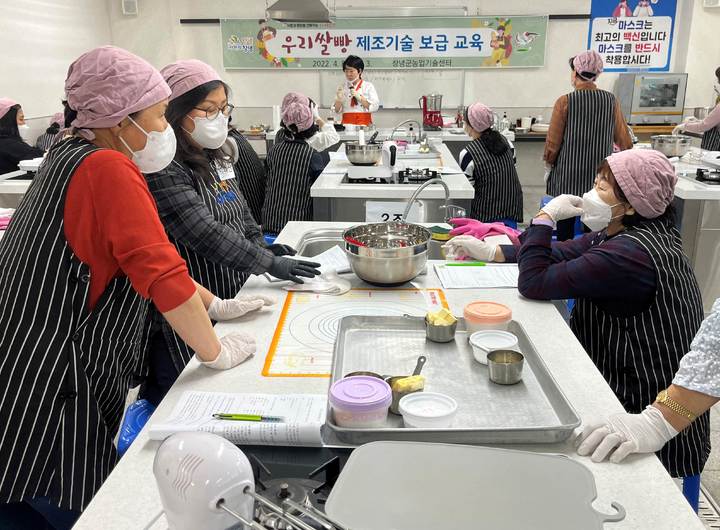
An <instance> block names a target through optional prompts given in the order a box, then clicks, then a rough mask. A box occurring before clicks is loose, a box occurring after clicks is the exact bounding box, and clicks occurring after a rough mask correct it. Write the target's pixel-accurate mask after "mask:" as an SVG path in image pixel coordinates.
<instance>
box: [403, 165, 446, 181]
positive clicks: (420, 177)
mask: <svg viewBox="0 0 720 530" xmlns="http://www.w3.org/2000/svg"><path fill="white" fill-rule="evenodd" d="M438 176H439V175H438V172H437V171H435V170H431V169H430V168H424V169H419V168H418V169H404V170H402V171H400V172H399V173H398V178H399V179H400V180H401V181H404V182H426V181H428V180H430V179H434V178H437V177H438Z"/></svg>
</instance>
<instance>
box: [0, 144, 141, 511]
mask: <svg viewBox="0 0 720 530" xmlns="http://www.w3.org/2000/svg"><path fill="white" fill-rule="evenodd" d="M97 150H98V148H96V147H94V146H93V145H91V144H90V143H88V142H86V141H85V140H82V139H78V138H74V139H71V140H66V141H64V142H62V143H61V144H59V145H57V146H55V147H54V148H53V149H51V151H50V153H49V154H48V156H47V158H46V160H45V162H44V163H43V164H42V165H41V166H40V169H39V170H38V173H37V175H36V177H35V179H33V183H32V184H31V186H30V188H29V190H28V193H27V195H25V197H24V198H23V200H22V202H21V203H20V206H19V208H18V210H17V212H16V213H15V215H14V217H13V220H12V221H11V223H10V227H9V229H8V231H7V234H6V235H5V237H4V238H3V239H2V241H1V242H0V323H1V324H0V380H1V381H3V387H2V388H1V389H0V502H16V501H20V500H22V499H26V498H33V497H38V496H47V497H49V498H51V499H52V500H53V501H54V502H56V503H57V504H58V505H59V506H60V507H62V508H65V509H71V510H82V509H83V508H84V507H85V506H86V505H87V504H88V503H89V502H90V499H92V497H93V495H94V494H95V492H96V491H97V490H98V489H99V488H100V486H101V484H102V483H103V481H104V480H105V479H106V478H107V476H108V474H109V473H110V471H111V470H112V468H113V466H114V465H115V462H116V460H117V454H116V452H115V447H114V445H113V437H114V436H115V433H116V432H117V429H118V426H119V423H120V419H121V417H122V413H123V408H124V405H125V398H126V395H127V391H128V389H129V387H130V381H131V380H132V379H133V375H134V373H136V372H138V371H139V370H140V367H141V365H142V364H143V359H142V354H143V351H144V347H143V336H142V330H143V324H144V322H145V316H146V313H147V306H148V302H147V301H146V300H143V299H142V298H141V297H140V296H139V295H138V294H137V293H136V292H135V291H134V290H133V289H132V286H131V285H130V282H129V280H128V279H127V277H121V278H116V279H114V280H113V281H112V282H111V283H110V285H109V286H108V287H107V289H106V290H105V291H104V292H103V294H102V296H101V298H100V300H99V301H98V302H97V304H96V306H95V308H94V309H93V311H92V312H89V311H88V309H87V301H88V296H89V287H90V270H89V267H88V266H87V265H86V264H84V263H82V262H81V261H79V260H78V258H77V257H76V256H75V255H74V254H73V252H72V250H71V249H70V247H69V246H68V244H67V241H66V240H65V237H64V232H63V209H64V205H65V194H66V190H67V187H68V184H69V182H70V179H71V178H72V175H73V173H74V172H75V170H76V169H77V167H78V166H79V165H80V163H81V162H82V161H83V160H84V159H85V157H86V156H88V155H89V154H90V153H92V152H94V151H97Z"/></svg>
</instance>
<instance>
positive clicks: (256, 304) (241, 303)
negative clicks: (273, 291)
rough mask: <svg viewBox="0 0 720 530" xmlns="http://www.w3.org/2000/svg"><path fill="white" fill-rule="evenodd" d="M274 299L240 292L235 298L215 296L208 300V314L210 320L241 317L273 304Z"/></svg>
mask: <svg viewBox="0 0 720 530" xmlns="http://www.w3.org/2000/svg"><path fill="white" fill-rule="evenodd" d="M274 303H275V299H274V298H272V297H271V296H264V295H261V294H258V295H247V294H241V295H240V296H238V297H237V298H230V299H228V300H222V299H221V298H218V297H217V296H216V297H215V298H213V301H212V302H210V307H208V310H207V312H208V316H209V317H210V318H211V319H212V320H218V321H219V320H232V319H234V318H238V317H241V316H243V315H245V314H246V313H249V312H250V311H256V310H257V309H260V308H261V307H263V306H265V305H273V304H274Z"/></svg>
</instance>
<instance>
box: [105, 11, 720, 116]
mask: <svg viewBox="0 0 720 530" xmlns="http://www.w3.org/2000/svg"><path fill="white" fill-rule="evenodd" d="M139 2H140V16H139V17H123V16H122V15H121V14H120V9H119V1H118V0H108V5H109V11H110V19H111V26H112V36H113V42H114V43H115V44H116V45H118V46H122V47H125V48H127V49H129V50H131V51H133V52H135V53H138V54H139V55H142V56H143V57H145V58H146V59H148V60H149V61H150V62H152V63H153V64H155V65H156V66H158V67H162V66H164V65H165V64H167V63H168V62H171V61H173V60H176V59H183V58H190V57H195V58H198V59H201V60H203V61H206V62H208V63H209V64H211V65H213V66H214V67H215V68H216V69H218V71H220V72H222V75H223V77H224V79H225V80H226V81H227V82H228V83H229V84H230V85H231V86H232V87H233V89H234V92H235V96H234V102H235V104H236V105H237V106H240V107H243V109H242V112H241V113H239V116H238V117H239V118H240V120H239V121H240V125H248V124H249V123H251V122H255V121H264V122H265V123H269V121H270V111H269V107H270V106H271V105H273V104H277V102H278V101H280V99H281V98H282V96H283V95H284V94H285V93H286V92H287V91H288V90H291V89H295V90H300V91H302V92H304V93H306V94H307V95H309V96H310V97H312V98H314V99H316V100H317V99H319V96H320V93H319V92H320V81H319V74H318V72H316V71H302V72H298V71H270V70H258V71H248V70H228V71H224V72H223V71H222V51H221V43H220V26H219V25H217V24H207V25H185V24H183V25H181V24H180V23H179V20H180V19H181V18H262V17H263V16H264V13H265V7H266V5H267V3H272V0H268V2H266V1H265V0H205V1H203V2H198V1H196V0H139ZM353 3H354V4H355V5H356V6H362V7H363V8H373V7H383V8H386V7H387V6H388V5H394V6H413V7H422V6H427V7H457V6H458V5H464V6H466V7H467V8H468V12H469V14H471V15H496V14H507V15H519V14H535V13H542V14H586V13H589V11H590V0H535V1H534V2H532V3H528V2H527V1H526V0H523V1H518V0H514V1H507V0H465V1H462V2H458V1H457V0H406V1H399V2H394V3H392V4H389V3H388V2H387V0H363V1H362V2H357V1H353V0H350V1H346V0H337V1H336V2H334V1H333V0H330V4H331V6H332V5H333V4H335V5H336V6H337V7H343V8H345V7H352V5H353ZM678 3H679V9H678V11H679V13H680V14H681V20H682V22H681V23H679V24H678V26H677V28H676V35H675V45H674V52H673V56H672V57H671V69H673V70H677V71H685V68H686V66H687V69H688V70H687V71H688V72H689V73H690V87H689V89H688V106H696V105H706V104H708V103H706V102H705V101H706V100H709V99H710V92H711V90H712V83H711V82H708V81H707V80H708V79H709V77H710V76H711V75H712V74H711V72H712V71H714V69H715V67H716V66H717V65H718V64H720V60H719V57H720V46H718V45H717V35H718V31H720V10H709V9H707V10H706V9H703V8H702V7H701V0H678ZM587 31H588V21H587V20H553V21H550V23H549V30H548V33H549V35H548V45H547V56H546V64H545V67H544V68H539V69H527V70H525V69H522V70H503V71H497V70H494V69H492V70H474V71H469V72H468V74H467V76H466V87H465V96H466V98H465V99H466V103H467V102H469V101H473V100H476V99H482V100H483V101H484V102H486V103H487V104H489V105H491V106H493V107H495V108H496V110H499V111H500V112H502V111H508V114H509V115H510V116H511V117H513V118H515V117H519V116H521V115H526V114H528V113H532V114H533V115H536V114H544V115H545V116H546V118H549V113H550V108H551V107H552V104H553V102H554V101H555V99H556V98H557V97H558V96H559V95H560V94H562V93H565V92H567V91H569V90H570V85H569V72H568V67H567V59H568V57H570V56H571V55H573V54H575V53H578V52H579V51H582V50H584V49H585V47H586V42H587ZM713 32H714V35H715V37H713V38H711V37H708V36H707V34H708V33H713ZM700 45H703V47H704V48H706V49H707V48H711V47H712V48H713V49H712V50H707V51H705V50H703V53H692V52H691V53H690V54H688V53H687V50H688V49H690V50H697V49H699V47H700ZM616 79H617V74H605V75H603V76H601V78H600V82H599V85H600V86H601V87H603V88H606V89H610V90H612V87H613V84H614V83H615V80H616ZM710 81H711V80H710ZM324 103H326V104H327V103H328V102H324ZM412 114H416V113H413V111H407V110H406V111H390V110H386V111H383V112H382V113H380V115H378V116H377V117H376V122H378V123H379V125H381V126H384V125H389V124H391V123H394V122H395V121H397V120H398V119H399V118H403V117H407V116H408V115H412Z"/></svg>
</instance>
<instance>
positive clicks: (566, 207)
mask: <svg viewBox="0 0 720 530" xmlns="http://www.w3.org/2000/svg"><path fill="white" fill-rule="evenodd" d="M582 203H583V200H582V197H578V196H576V195H558V196H557V197H555V198H554V199H553V200H551V201H550V202H549V203H547V204H546V205H545V206H543V207H542V209H541V210H540V213H538V215H536V216H535V217H536V218H539V219H543V217H542V216H543V215H544V216H545V217H544V218H546V219H550V220H551V221H554V222H556V223H557V222H558V221H563V220H565V219H571V218H573V217H578V216H579V215H582Z"/></svg>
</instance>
